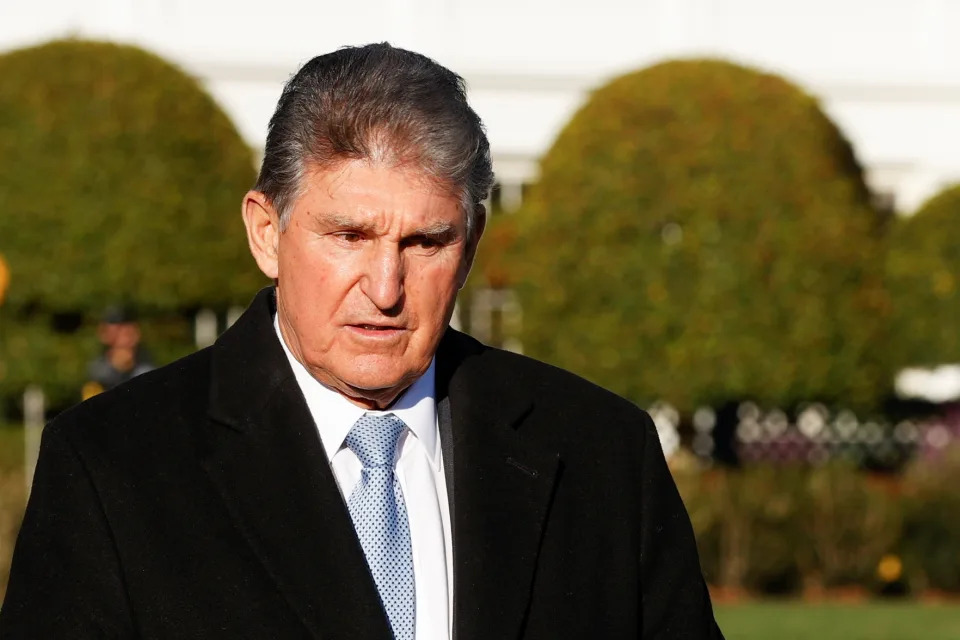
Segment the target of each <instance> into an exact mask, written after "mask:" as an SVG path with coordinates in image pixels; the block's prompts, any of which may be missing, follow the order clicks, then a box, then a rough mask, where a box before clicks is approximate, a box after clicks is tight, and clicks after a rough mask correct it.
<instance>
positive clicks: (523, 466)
mask: <svg viewBox="0 0 960 640" xmlns="http://www.w3.org/2000/svg"><path fill="white" fill-rule="evenodd" d="M274 305H275V302H274V295H273V289H272V288H267V289H264V290H262V291H261V292H260V293H259V294H258V295H257V297H256V298H255V299H254V301H253V303H252V304H251V306H250V308H249V309H248V310H247V311H246V312H245V313H244V315H243V316H242V317H241V318H240V319H239V320H238V321H237V323H236V324H235V325H234V326H233V327H231V328H230V329H228V330H227V331H226V332H225V333H224V334H223V336H221V338H220V339H219V340H218V341H217V342H216V344H215V345H214V347H213V352H212V372H211V373H212V379H211V393H210V402H209V410H208V411H209V416H210V418H211V426H210V428H209V431H208V434H209V442H208V447H207V451H206V456H205V459H204V466H205V468H206V470H207V472H208V474H209V475H210V477H211V479H212V481H213V482H214V484H215V485H216V486H217V488H218V490H219V492H220V495H221V497H222V499H223V500H224V503H225V505H226V507H227V508H228V510H229V511H230V513H231V516H232V517H233V519H234V521H235V523H236V525H237V527H238V528H239V530H240V531H241V532H242V533H243V534H244V536H245V537H246V539H247V540H248V542H249V543H250V545H251V547H252V548H253V550H254V552H255V553H256V555H257V556H258V557H259V558H260V560H261V561H262V562H263V564H264V566H265V568H266V569H267V571H268V573H269V574H270V575H271V576H272V577H273V579H274V580H275V581H276V583H277V585H278V588H279V589H280V591H281V592H282V593H283V594H284V595H285V597H286V598H287V600H288V602H289V603H290V604H291V606H292V607H293V609H294V610H295V611H296V612H297V613H298V615H299V616H300V618H301V620H302V621H303V622H304V624H305V625H306V627H307V628H308V629H310V630H311V632H312V633H313V635H314V637H317V638H341V637H350V638H357V639H358V640H374V639H383V640H388V639H389V638H390V631H389V626H388V624H387V621H386V617H385V615H384V614H383V611H382V609H381V608H380V604H379V598H378V596H377V593H376V587H375V586H374V583H373V580H372V579H371V578H370V574H369V572H368V570H367V568H366V564H365V561H364V559H363V552H362V550H361V548H360V545H359V543H358V542H357V539H356V535H355V533H354V531H353V526H352V523H351V521H350V517H349V514H348V512H347V509H346V506H345V505H344V503H343V499H342V497H341V494H340V492H339V490H338V489H337V486H336V482H335V480H334V477H333V473H332V471H331V470H330V467H329V464H328V462H327V459H326V455H325V452H324V449H323V445H322V444H321V443H320V439H319V436H318V435H317V431H316V428H315V425H314V423H313V420H312V418H311V416H310V413H309V409H308V408H307V405H306V402H305V400H304V398H303V395H302V393H301V392H300V390H299V387H298V385H297V383H296V381H295V379H294V376H293V372H292V370H291V368H290V365H289V363H288V362H287V360H286V357H285V355H284V353H283V349H282V347H281V345H280V344H279V342H278V341H277V338H276V335H275V334H274V331H273V326H272V318H273V313H274V312H275V306H274ZM498 353H499V352H496V351H495V350H489V349H487V348H486V347H484V346H483V345H481V344H480V343H478V342H476V341H475V340H473V339H472V338H469V337H467V336H464V335H463V334H460V333H458V332H456V331H453V330H448V331H447V333H446V335H445V336H444V338H443V340H442V341H441V344H440V347H439V349H438V352H437V380H436V384H437V401H438V403H443V404H444V405H445V409H448V411H445V412H444V413H448V414H449V424H447V425H443V424H442V425H441V438H442V439H445V440H446V441H447V442H445V443H444V463H445V465H446V464H448V460H447V458H448V452H452V457H451V458H450V460H449V464H450V465H451V467H452V468H453V473H452V474H451V475H452V479H453V482H452V484H449V483H448V492H449V497H450V500H451V515H452V518H451V519H452V522H451V526H452V529H453V553H454V637H455V638H456V639H457V640H468V639H471V638H491V637H516V636H517V635H518V634H519V631H520V629H521V628H522V625H523V622H524V616H525V612H526V610H527V607H528V604H529V599H530V594H531V589H532V584H533V575H534V568H535V565H536V561H537V556H538V552H539V547H540V540H541V534H542V528H543V523H544V521H545V518H546V515H547V512H548V509H549V506H550V500H551V497H552V495H553V490H554V483H555V479H556V476H557V470H558V467H559V456H558V454H557V453H556V452H555V450H553V449H552V448H551V447H549V446H544V445H543V444H542V443H535V442H532V441H529V440H528V439H527V438H525V437H524V430H523V425H524V423H525V421H528V420H530V419H532V418H531V415H533V414H535V403H534V401H533V399H532V398H531V397H530V396H529V394H528V392H527V391H525V389H524V388H523V387H522V385H517V384H515V383H513V382H512V381H511V380H510V379H509V377H508V374H509V373H510V372H509V371H506V370H505V368H504V366H503V364H502V362H498V356H497V354H498ZM500 355H501V356H502V354H500ZM533 419H535V418H533Z"/></svg>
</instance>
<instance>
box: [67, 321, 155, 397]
mask: <svg viewBox="0 0 960 640" xmlns="http://www.w3.org/2000/svg"><path fill="white" fill-rule="evenodd" d="M97 337H98V338H99V339H100V343H101V344H102V345H103V352H102V353H101V354H100V356H99V357H97V358H96V359H95V360H92V361H91V362H90V364H89V365H88V366H87V378H88V381H87V383H86V384H84V385H83V393H82V395H83V399H84V400H86V399H87V398H90V397H92V396H95V395H97V394H98V393H101V392H103V391H106V390H108V389H113V388H114V387H116V386H118V385H120V384H122V383H124V382H126V381H127V380H130V379H132V378H134V377H136V376H138V375H140V374H142V373H146V372H147V371H151V370H152V369H154V368H155V367H154V364H153V362H151V360H150V356H149V354H148V353H147V352H146V350H144V349H143V348H142V347H141V345H140V338H141V336H140V324H139V322H137V315H136V312H135V311H134V310H133V309H132V308H130V307H127V306H123V305H113V306H111V307H109V308H107V310H106V311H105V312H104V314H103V318H102V319H101V320H100V326H99V327H97Z"/></svg>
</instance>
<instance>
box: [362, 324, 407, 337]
mask: <svg viewBox="0 0 960 640" xmlns="http://www.w3.org/2000/svg"><path fill="white" fill-rule="evenodd" d="M347 328H348V329H349V330H350V331H352V332H353V333H355V334H357V335H360V336H365V337H371V338H389V337H395V336H397V335H399V334H400V333H402V332H403V331H406V329H405V328H404V327H401V326H397V325H390V324H363V323H358V324H348V325H347Z"/></svg>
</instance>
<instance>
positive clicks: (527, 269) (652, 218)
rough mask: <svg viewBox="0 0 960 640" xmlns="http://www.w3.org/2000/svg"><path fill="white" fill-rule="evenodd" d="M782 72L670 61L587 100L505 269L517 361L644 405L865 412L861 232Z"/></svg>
mask: <svg viewBox="0 0 960 640" xmlns="http://www.w3.org/2000/svg"><path fill="white" fill-rule="evenodd" d="M868 202H869V194H868V191H867V189H866V187H865V185H864V182H863V179H862V173H861V169H860V167H859V166H858V164H857V162H856V160H855V158H854V155H853V153H852V151H851V148H850V145H849V144H848V143H847V141H846V140H845V139H844V138H843V136H842V135H841V134H840V132H839V131H838V130H837V128H836V127H835V126H834V125H833V124H832V123H831V122H830V120H829V119H827V117H826V116H825V115H824V114H823V112H822V111H821V110H820V108H819V107H818V105H817V103H816V101H815V100H814V99H813V98H811V97H810V96H808V95H805V94H804V93H803V92H802V91H800V90H798V89H797V88H796V87H794V86H793V85H791V84H789V83H788V82H786V81H784V80H783V79H781V78H779V77H776V76H773V75H768V74H764V73H760V72H757V71H753V70H750V69H746V68H743V67H739V66H736V65H733V64H728V63H724V62H718V61H710V60H688V61H675V62H668V63H664V64H660V65H657V66H654V67H651V68H648V69H645V70H642V71H639V72H636V73H631V74H628V75H625V76H623V77H620V78H618V79H616V80H614V81H612V82H611V83H609V84H608V85H606V86H605V87H603V88H601V89H599V90H598V91H596V92H595V93H594V94H593V95H592V96H591V98H590V99H589V101H588V102H587V103H586V105H584V106H583V108H581V109H580V111H579V112H577V114H576V115H575V116H574V117H573V119H572V120H571V121H570V123H569V124H568V125H567V126H566V128H565V129H564V130H563V131H562V133H561V134H560V136H559V138H558V139H557V141H556V143H555V144H554V146H553V148H552V149H551V150H550V151H549V152H548V153H547V154H546V156H545V157H544V158H543V160H542V165H541V176H540V180H539V182H538V183H537V184H536V185H535V186H534V188H533V189H532V192H531V195H530V197H529V198H528V200H527V202H526V203H525V206H524V207H523V209H522V210H521V211H519V212H518V213H517V214H516V218H517V226H518V232H517V233H518V236H517V242H516V247H515V252H514V254H513V255H514V257H513V264H512V265H511V267H512V270H513V272H515V273H516V276H515V285H516V286H517V287H518V290H519V293H520V295H521V301H522V306H523V313H524V324H523V344H524V350H525V351H526V352H527V353H529V354H530V355H533V356H535V357H538V358H542V359H545V360H547V361H550V362H553V363H556V364H558V365H560V366H563V367H566V368H569V369H572V370H573V371H576V372H578V373H580V374H582V375H584V376H586V377H588V378H590V379H592V380H594V381H596V382H598V383H600V384H602V385H604V386H607V387H609V388H611V389H613V390H615V391H617V392H619V393H621V394H623V395H625V396H627V397H629V398H631V399H633V400H634V401H636V402H638V403H640V404H641V405H644V406H648V405H649V403H650V402H652V401H654V400H657V399H663V400H666V401H668V402H670V403H671V404H673V405H675V406H678V407H679V408H680V409H681V410H683V411H689V410H691V409H692V408H694V407H696V406H697V405H699V404H708V405H713V406H719V405H720V404H722V403H723V402H724V401H726V400H730V399H739V398H744V397H750V398H754V399H757V400H759V401H762V402H769V403H772V404H780V405H782V406H786V405H790V404H791V403H793V402H795V401H798V400H811V399H820V400H826V401H832V400H835V401H839V402H842V403H844V404H848V405H854V406H862V405H872V404H873V403H874V401H875V400H876V399H877V397H878V396H879V395H880V394H881V393H882V392H883V391H884V390H885V389H886V388H887V386H888V384H887V382H888V373H887V370H886V367H885V366H884V365H883V363H882V362H878V360H879V358H880V355H879V354H880V353H882V350H878V349H877V340H878V336H880V334H881V332H882V330H883V327H884V314H885V312H886V297H885V294H884V290H883V287H882V274H881V273H877V272H878V271H882V269H877V265H878V264H880V262H881V260H882V257H881V253H880V251H881V247H880V243H879V234H880V232H881V230H880V228H879V227H880V221H879V218H878V215H877V214H876V213H875V212H874V211H873V210H872V209H871V208H870V207H869V205H868Z"/></svg>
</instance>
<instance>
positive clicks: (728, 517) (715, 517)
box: [674, 449, 960, 594]
mask: <svg viewBox="0 0 960 640" xmlns="http://www.w3.org/2000/svg"><path fill="white" fill-rule="evenodd" d="M674 477H675V479H676V480H677V485H678V487H679V488H680V491H681V493H682V495H683V499H684V503H685V504H686V506H687V509H688V510H689V513H690V519H691V521H692V522H693V526H694V530H695V531H696V534H697V544H698V547H699V549H700V560H701V563H702V565H703V569H704V573H705V575H706V577H707V580H708V582H710V583H711V584H713V585H715V586H719V587H726V588H731V589H734V590H740V589H745V590H747V591H750V592H753V593H758V594H785V593H797V592H800V591H802V590H804V589H806V590H810V591H814V592H816V591H819V590H822V589H824V588H837V587H841V588H842V587H858V588H861V589H863V590H865V591H869V592H878V593H879V592H889V591H891V590H892V591H896V590H897V589H895V588H894V589H892V587H897V586H899V588H900V589H903V590H909V591H911V592H914V593H920V592H923V591H926V590H929V589H934V590H940V591H947V592H951V593H960V498H958V496H957V493H956V490H955V487H956V486H957V482H960V449H958V450H954V451H952V452H948V455H945V456H943V457H942V458H941V459H939V460H935V461H930V460H920V459H918V460H917V461H916V462H915V463H914V464H913V465H912V466H911V468H910V469H909V470H908V471H907V473H906V474H904V475H903V476H902V477H901V478H892V477H878V476H870V475H868V474H865V473H863V472H861V471H857V470H856V469H854V468H852V467H849V466H843V465H833V466H826V467H821V468H816V469H808V468H801V467H793V468H791V467H774V466H762V465H758V466H752V467H746V468H744V469H741V470H714V471H709V472H706V473H704V472H701V471H699V470H697V469H695V468H694V467H689V468H686V469H678V468H675V469H674ZM891 560H892V561H893V563H894V564H896V565H897V569H896V570H894V573H893V575H888V576H886V577H884V576H882V573H883V572H882V571H881V570H880V567H881V565H882V564H890V563H891ZM888 570H889V569H888Z"/></svg>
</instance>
